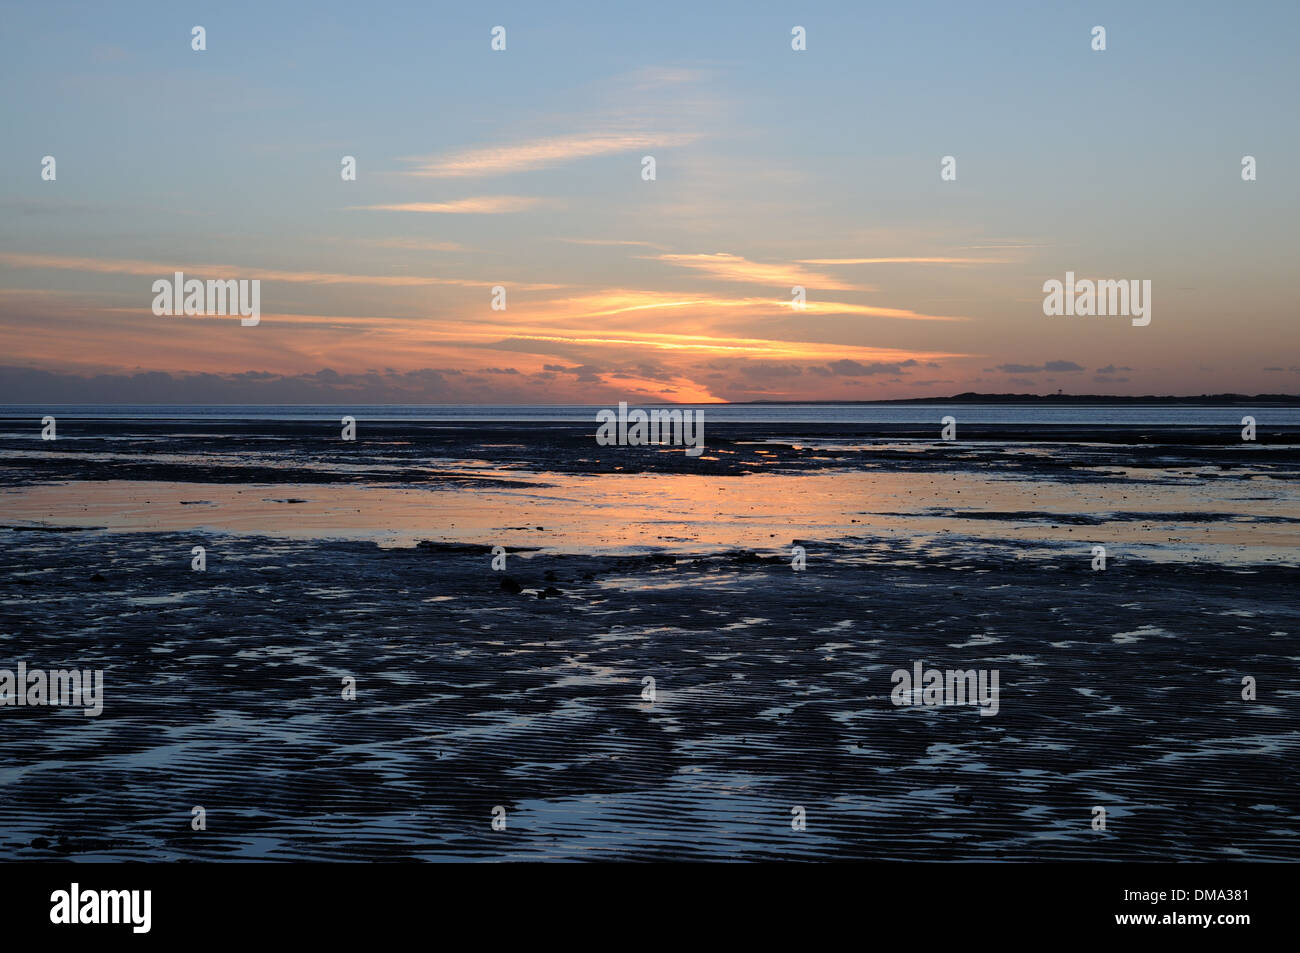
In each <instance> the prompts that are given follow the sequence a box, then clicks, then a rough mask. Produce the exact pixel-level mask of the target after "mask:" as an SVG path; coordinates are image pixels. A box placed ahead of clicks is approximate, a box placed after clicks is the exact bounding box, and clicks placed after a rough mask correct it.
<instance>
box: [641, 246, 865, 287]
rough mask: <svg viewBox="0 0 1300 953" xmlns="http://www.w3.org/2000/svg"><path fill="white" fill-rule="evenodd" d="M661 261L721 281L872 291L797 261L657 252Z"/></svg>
mask: <svg viewBox="0 0 1300 953" xmlns="http://www.w3.org/2000/svg"><path fill="white" fill-rule="evenodd" d="M657 257H658V259H659V260H660V261H666V262H669V263H670V264H674V265H681V266H682V267H683V268H694V269H695V270H696V271H702V272H704V273H706V274H708V275H711V276H712V277H714V278H720V279H722V280H723V281H742V282H746V283H749V284H761V285H775V286H781V287H786V288H789V287H792V286H794V285H803V286H804V287H805V288H823V289H826V290H829V291H874V290H875V289H874V288H871V287H869V286H866V285H850V284H846V283H844V282H843V281H841V280H840V279H838V278H832V277H831V276H830V275H828V274H825V273H823V272H818V271H809V270H808V269H806V268H803V267H800V265H798V264H791V263H777V264H766V263H764V262H757V261H750V260H748V259H747V258H741V257H740V256H739V255H730V254H727V253H726V252H717V253H715V254H711V255H671V254H669V255H659V256H657Z"/></svg>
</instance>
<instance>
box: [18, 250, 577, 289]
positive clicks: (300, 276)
mask: <svg viewBox="0 0 1300 953" xmlns="http://www.w3.org/2000/svg"><path fill="white" fill-rule="evenodd" d="M0 265H9V266H10V267H13V268H51V269H57V270H60V271H86V272H93V273H98V274H116V275H148V276H150V277H153V278H165V277H168V276H170V275H171V274H172V273H173V272H176V271H183V272H186V273H187V274H189V275H190V276H192V277H196V278H197V277H213V278H215V277H218V276H235V275H242V276H245V277H249V278H257V279H260V280H262V281H285V282H291V283H294V284H312V285H382V286H386V287H392V288H416V287H421V286H425V285H453V286H457V287H462V288H482V287H485V286H488V285H491V284H492V282H490V281H474V280H472V279H469V278H435V277H433V276H431V275H350V274H343V273H340V272H328V271H277V270H275V269H272V268H262V267H260V266H258V267H256V268H250V267H247V266H242V265H193V264H181V263H178V262H158V261H139V260H134V259H124V258H81V257H71V256H65V255H29V254H22V253H18V252H0ZM512 287H516V288H526V289H528V290H532V291H549V290H554V289H556V288H563V287H565V286H564V285H554V284H534V285H521V284H516V285H512Z"/></svg>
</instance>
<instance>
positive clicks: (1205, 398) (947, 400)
mask: <svg viewBox="0 0 1300 953" xmlns="http://www.w3.org/2000/svg"><path fill="white" fill-rule="evenodd" d="M607 403H608V401H606V402H605V403H601V402H599V401H597V402H596V403H592V404H564V403H529V404H484V403H472V404H471V403H443V402H431V403H421V402H412V403H392V402H381V403H367V402H364V401H352V402H330V401H309V402H297V401H295V402H280V401H270V402H262V401H253V402H244V403H237V404H222V403H212V404H208V403H176V402H169V401H143V402H141V401H64V402H52V401H38V402H19V401H14V402H6V401H0V408H4V407H14V408H17V407H22V408H27V407H35V408H57V407H429V408H435V407H530V408H543V407H599V406H604V405H605V404H607ZM629 404H632V402H631V401H629ZM902 404H1060V405H1079V404H1091V405H1097V406H1106V405H1113V406H1141V405H1144V404H1163V405H1169V406H1183V407H1225V406H1229V407H1230V406H1236V405H1252V406H1273V407H1300V394H1254V395H1251V394H1200V395H1198V396H1175V395H1146V396H1142V397H1128V396H1121V395H1107V394H978V393H974V392H972V391H966V392H965V393H961V394H953V395H951V396H949V397H895V398H891V399H888V400H727V401H713V402H704V403H693V402H690V401H685V402H677V401H637V402H636V403H635V404H634V406H640V407H678V406H680V407H869V406H891V405H893V406H897V405H902Z"/></svg>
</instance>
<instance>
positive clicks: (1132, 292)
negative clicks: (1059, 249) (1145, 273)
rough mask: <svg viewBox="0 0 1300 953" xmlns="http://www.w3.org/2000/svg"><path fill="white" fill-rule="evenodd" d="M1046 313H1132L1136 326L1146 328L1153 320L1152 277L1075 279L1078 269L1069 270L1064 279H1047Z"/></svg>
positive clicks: (1044, 309) (1101, 314) (1053, 314)
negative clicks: (1074, 270) (1097, 279)
mask: <svg viewBox="0 0 1300 953" xmlns="http://www.w3.org/2000/svg"><path fill="white" fill-rule="evenodd" d="M1043 293H1044V294H1045V295H1047V297H1045V298H1044V299H1043V314H1045V315H1047V316H1048V317H1059V316H1060V315H1063V314H1064V315H1078V316H1080V317H1090V316H1092V315H1097V316H1098V317H1106V316H1107V315H1122V316H1123V317H1131V318H1132V319H1133V326H1134V327H1137V328H1144V327H1146V326H1147V325H1148V324H1150V323H1151V279H1150V278H1146V279H1143V280H1142V281H1141V282H1139V281H1138V279H1136V278H1134V279H1132V280H1131V281H1126V280H1123V279H1121V280H1120V281H1112V280H1110V279H1103V280H1101V281H1091V280H1089V279H1087V278H1080V279H1079V280H1078V281H1075V280H1074V272H1072V271H1067V272H1066V273H1065V281H1064V282H1063V283H1062V282H1060V281H1057V280H1056V279H1055V278H1049V279H1048V280H1047V281H1045V282H1043Z"/></svg>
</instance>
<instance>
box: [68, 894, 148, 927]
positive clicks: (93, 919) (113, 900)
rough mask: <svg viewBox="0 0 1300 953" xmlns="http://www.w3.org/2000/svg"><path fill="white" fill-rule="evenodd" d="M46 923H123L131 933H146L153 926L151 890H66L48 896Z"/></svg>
mask: <svg viewBox="0 0 1300 953" xmlns="http://www.w3.org/2000/svg"><path fill="white" fill-rule="evenodd" d="M50 903H51V904H52V906H51V907H50V922H51V923H58V924H64V923H67V924H76V923H127V924H130V925H131V932H132V933H148V932H149V928H150V927H151V926H152V924H153V915H152V909H153V891H152V890H82V889H81V885H80V884H77V883H74V884H73V885H72V887H71V888H70V889H68V890H56V891H54V893H52V894H50Z"/></svg>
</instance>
